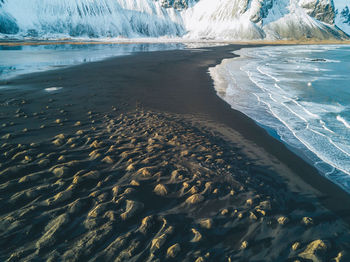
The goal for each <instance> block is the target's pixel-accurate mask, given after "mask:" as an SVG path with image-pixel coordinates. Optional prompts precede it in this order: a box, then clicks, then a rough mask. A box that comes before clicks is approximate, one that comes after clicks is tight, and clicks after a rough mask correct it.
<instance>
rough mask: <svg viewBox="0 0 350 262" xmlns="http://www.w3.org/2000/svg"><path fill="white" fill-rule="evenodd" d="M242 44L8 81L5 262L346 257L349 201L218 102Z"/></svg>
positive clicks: (1, 115) (2, 211)
mask: <svg viewBox="0 0 350 262" xmlns="http://www.w3.org/2000/svg"><path fill="white" fill-rule="evenodd" d="M242 47H243V46H240V45H230V46H221V47H208V48H200V49H188V50H176V51H159V52H149V53H139V54H135V55H132V56H125V57H117V58H111V59H108V60H105V61H101V62H94V63H88V64H83V65H79V66H75V67H70V68H65V69H60V70H55V71H49V72H45V73H37V74H31V75H26V76H23V77H20V78H17V79H14V80H11V81H10V82H6V83H5V82H0V85H8V86H10V87H11V88H10V89H3V90H1V95H0V103H1V111H0V122H1V134H0V137H1V148H0V153H1V155H0V160H1V164H0V246H1V247H2V248H1V251H0V261H7V260H8V261H21V260H23V261H46V260H49V261H62V260H64V261H111V260H113V261H125V260H128V261H164V260H166V259H167V260H172V261H197V262H199V261H298V260H299V261H330V260H332V259H335V260H334V261H348V260H349V257H348V256H349V254H348V253H347V250H350V245H349V243H350V228H349V221H350V220H349V209H348V207H349V204H350V198H349V195H348V194H347V193H345V192H343V191H342V190H341V189H340V188H339V187H337V186H335V185H334V184H332V183H331V182H329V181H328V180H326V179H325V178H323V177H321V175H320V174H318V173H317V171H316V170H315V169H314V168H313V167H312V166H310V165H309V164H307V163H306V162H305V161H303V160H302V159H300V158H299V157H298V156H296V155H295V154H294V153H292V152H291V151H289V150H288V149H287V148H286V146H285V145H284V144H282V143H281V142H279V141H277V140H275V139H274V138H272V137H270V136H269V135H268V134H267V133H266V131H265V130H263V129H261V128H260V127H258V126H257V125H256V124H255V123H254V121H252V120H251V119H249V118H247V117H246V116H245V115H243V114H242V113H240V112H237V111H235V110H232V109H231V108H230V106H229V105H228V104H226V103H225V102H224V101H222V100H221V99H220V98H219V97H217V96H216V93H215V90H214V88H213V83H212V80H211V78H210V76H209V74H208V73H207V71H208V67H211V66H214V65H216V64H218V63H220V62H221V61H222V59H224V58H229V57H233V54H232V53H231V52H232V51H234V50H236V49H239V48H242ZM244 47H246V46H244ZM51 87H62V89H59V90H57V91H52V92H47V91H45V90H44V89H45V88H51Z"/></svg>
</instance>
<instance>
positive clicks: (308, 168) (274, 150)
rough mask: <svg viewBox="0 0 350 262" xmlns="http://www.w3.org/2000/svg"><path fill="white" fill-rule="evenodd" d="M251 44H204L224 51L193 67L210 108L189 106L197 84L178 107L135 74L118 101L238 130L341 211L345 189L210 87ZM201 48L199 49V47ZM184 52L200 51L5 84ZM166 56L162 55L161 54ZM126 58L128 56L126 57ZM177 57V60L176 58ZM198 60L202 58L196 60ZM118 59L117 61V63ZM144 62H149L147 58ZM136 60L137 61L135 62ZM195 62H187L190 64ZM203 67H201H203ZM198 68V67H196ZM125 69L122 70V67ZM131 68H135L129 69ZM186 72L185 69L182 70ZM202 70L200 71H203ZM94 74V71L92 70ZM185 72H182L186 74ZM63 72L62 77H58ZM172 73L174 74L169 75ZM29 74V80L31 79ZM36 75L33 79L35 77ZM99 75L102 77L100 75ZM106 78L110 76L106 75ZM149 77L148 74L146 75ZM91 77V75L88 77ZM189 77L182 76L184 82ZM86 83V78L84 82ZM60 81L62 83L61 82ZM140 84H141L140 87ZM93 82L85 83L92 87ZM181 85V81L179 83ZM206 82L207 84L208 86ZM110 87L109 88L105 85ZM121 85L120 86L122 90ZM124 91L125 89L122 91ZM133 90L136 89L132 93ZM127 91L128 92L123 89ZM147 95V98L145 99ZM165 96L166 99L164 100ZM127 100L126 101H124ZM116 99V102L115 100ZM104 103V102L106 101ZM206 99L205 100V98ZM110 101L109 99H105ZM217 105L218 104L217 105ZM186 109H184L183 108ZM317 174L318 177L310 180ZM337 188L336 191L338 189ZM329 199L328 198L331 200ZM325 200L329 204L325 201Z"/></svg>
mask: <svg viewBox="0 0 350 262" xmlns="http://www.w3.org/2000/svg"><path fill="white" fill-rule="evenodd" d="M254 46H255V45H248V46H246V45H233V46H232V45H226V46H221V47H204V48H202V49H204V50H206V49H214V50H215V49H224V50H225V51H223V52H221V53H222V54H221V56H222V57H217V55H215V54H214V55H212V56H210V60H209V61H208V60H207V61H205V62H206V63H207V64H206V65H205V66H203V65H201V66H198V68H196V71H199V70H201V71H202V72H196V73H197V74H198V73H200V74H201V78H202V79H200V80H201V81H200V83H201V84H202V83H203V82H204V83H206V85H208V84H209V85H210V90H206V96H205V99H206V100H209V99H210V100H211V101H210V103H209V104H208V105H210V106H211V108H210V110H208V109H207V108H205V107H206V106H207V105H206V104H203V102H204V101H201V103H199V104H198V105H197V106H196V107H193V106H192V105H191V102H192V97H194V96H196V92H197V91H198V90H201V87H200V85H199V84H198V83H196V85H197V86H199V88H198V87H197V90H193V91H191V92H190V93H189V94H188V95H189V97H190V99H188V100H190V101H186V104H185V105H186V107H182V108H178V107H177V105H176V102H178V103H179V104H181V103H182V102H181V101H179V99H182V98H183V97H184V94H183V93H182V92H184V90H181V91H180V92H176V88H174V89H173V90H169V89H170V88H169V87H168V88H167V91H169V93H171V92H174V94H172V95H177V96H176V97H174V98H176V99H177V100H176V102H174V101H169V99H170V97H169V95H167V94H166V92H162V94H161V96H162V100H164V102H161V101H160V100H161V99H160V97H159V95H158V94H157V93H156V92H155V91H156V90H155V89H154V88H152V86H159V85H160V84H159V83H157V80H156V79H154V80H153V79H151V83H152V86H150V85H148V86H147V87H146V88H144V86H143V85H142V82H141V83H140V81H142V80H143V79H140V78H144V77H145V75H142V76H141V77H139V78H138V79H137V80H136V81H135V82H136V84H137V90H136V89H135V90H131V94H132V96H134V97H129V96H130V93H129V94H127V96H128V97H122V96H123V95H121V97H118V100H119V101H120V103H121V104H127V105H128V107H130V106H131V108H133V107H134V106H136V105H137V106H142V107H145V108H147V109H151V110H156V111H167V112H170V113H176V114H185V115H188V114H189V115H191V114H192V115H204V116H205V117H209V118H210V119H211V120H213V121H216V122H219V123H221V124H224V125H226V126H227V127H229V128H231V129H232V130H234V131H236V132H238V133H240V134H241V135H242V137H243V138H245V139H247V140H248V141H251V142H252V143H254V144H256V145H257V146H259V147H261V148H263V149H264V150H265V151H266V152H267V153H269V154H271V155H273V156H274V157H276V158H277V159H278V160H279V161H281V162H282V163H284V164H285V165H286V166H288V167H289V168H290V169H291V170H292V171H293V172H296V173H303V174H307V175H305V176H303V177H302V178H301V179H302V180H304V181H305V182H306V183H308V184H310V185H311V186H312V187H314V188H315V189H317V190H319V191H320V192H321V195H324V196H326V197H324V196H323V197H322V198H325V199H327V198H329V199H328V200H324V202H325V203H327V204H326V205H327V206H329V207H331V209H332V210H335V211H341V210H342V209H343V203H342V204H340V203H339V199H342V198H343V200H344V201H346V203H349V204H350V194H348V193H347V192H346V191H344V190H343V189H342V188H340V187H339V186H338V185H336V184H335V183H333V182H332V181H330V180H328V179H327V178H325V177H323V176H322V175H321V174H319V171H318V170H317V169H316V168H315V167H313V166H312V165H311V164H309V163H307V161H305V160H304V159H302V158H301V157H299V156H298V155H297V154H296V153H294V152H292V151H291V150H290V149H288V148H287V147H286V145H285V144H284V143H283V142H282V141H279V140H278V139H276V138H274V137H272V136H271V135H269V134H268V133H267V131H266V130H265V129H264V128H262V127H260V126H259V125H258V124H256V123H255V122H254V120H252V119H251V118H249V117H248V116H246V115H245V114H244V113H242V112H240V111H237V110H234V109H232V108H231V105H229V104H228V103H227V102H225V101H224V100H222V99H221V98H220V97H219V96H218V95H217V94H216V90H215V88H214V83H213V80H212V78H211V77H210V75H209V73H207V71H208V68H209V67H214V66H216V65H218V64H219V63H221V61H222V60H223V59H225V58H234V57H237V55H234V54H233V53H231V52H233V51H235V50H239V49H241V48H246V47H247V48H249V47H254ZM256 46H259V47H260V46H264V45H256ZM200 49H201V48H200ZM163 52H164V53H167V52H169V53H177V52H178V53H186V52H193V53H196V52H199V53H200V52H202V51H197V50H191V49H184V50H170V51H155V52H151V53H144V54H143V53H139V52H136V53H134V54H132V55H131V56H123V57H116V58H113V57H110V58H107V59H105V60H102V61H96V62H91V63H88V64H79V65H73V66H69V67H68V68H63V69H58V70H53V71H51V72H38V73H32V74H29V75H24V76H19V77H17V78H15V79H12V81H9V82H10V83H9V84H8V85H9V86H18V85H20V86H22V85H25V86H29V87H30V86H33V85H36V86H39V87H40V86H47V84H42V83H40V82H43V81H45V82H49V81H51V80H53V78H55V76H56V75H60V76H59V79H58V80H56V79H55V80H53V83H52V84H51V83H50V85H51V86H65V85H66V84H65V82H66V83H67V80H65V79H64V75H68V77H70V78H71V77H74V74H75V72H70V71H71V70H72V71H77V72H79V71H81V70H92V71H94V67H95V66H96V67H97V68H98V69H100V68H99V67H103V68H104V69H106V67H112V66H113V64H114V62H116V63H117V64H118V67H119V68H120V66H121V64H123V62H124V61H127V60H133V59H135V60H138V59H137V57H139V56H145V57H147V59H148V57H149V56H152V53H156V54H157V59H158V60H163V59H162V55H163V54H162V53H163ZM164 55H165V56H166V54H164ZM129 58H130V59H129ZM176 60H179V59H176ZM199 60H202V59H199ZM119 61H120V62H119ZM147 62H148V63H149V62H150V61H147ZM132 63H134V61H128V62H127V64H132ZM135 63H137V62H135ZM155 63H156V62H155V61H154V62H150V63H149V64H147V66H151V67H152V68H154V64H155ZM195 63H196V62H195V61H194V62H191V64H192V65H194V64H195ZM104 64H106V65H104ZM203 67H204V68H203ZM198 69H199V70H198ZM123 71H126V70H123ZM133 71H135V69H134V70H133ZM183 71H186V70H183ZM203 71H204V72H203ZM94 73H95V74H96V72H94ZM186 73H187V72H184V74H186ZM123 74H125V75H126V77H127V79H129V80H131V73H129V72H123ZM61 75H63V76H61ZM172 75H174V74H172ZM32 76H33V79H32ZM36 77H37V78H38V80H36V79H35V78H36ZM101 77H102V76H101ZM108 77H110V76H109V75H108ZM147 77H148V78H149V76H147ZM90 78H91V77H90ZM162 78H163V79H162V81H168V80H167V78H168V76H167V75H164V76H162ZM188 78H189V77H188V76H186V77H185V81H186V80H187V79H188ZM77 80H79V79H74V81H75V82H78V81H77ZM86 82H88V81H86ZM61 83H62V84H61ZM74 84H75V85H79V84H80V83H74ZM140 84H141V86H140ZM176 84H177V83H176V82H175V83H172V84H171V85H172V86H175V85H176ZM92 85H93V83H89V86H92ZM179 85H181V84H179ZM209 85H208V86H209ZM108 88H110V87H108ZM124 88H125V87H123V89H124ZM157 89H158V90H157V91H161V90H160V89H159V87H158V88H157ZM125 91H126V90H125ZM133 91H136V92H137V93H136V92H133ZM149 91H151V93H150V94H151V95H154V96H153V97H150V96H147V93H148V92H149ZM126 93H128V92H126ZM149 98H150V100H148V99H149ZM164 98H166V99H164ZM123 100H125V101H127V100H129V101H128V102H125V101H123ZM170 100H171V99H170ZM119 101H118V102H119ZM106 102H107V101H106ZM206 102H208V101H206ZM109 103H110V102H109ZM219 106H220V107H219ZM103 107H104V108H107V107H106V106H103ZM187 110H188V111H187ZM235 122H239V123H240V124H242V125H239V126H236V125H235ZM280 152H283V154H280ZM317 177H319V178H320V179H319V180H317V179H314V178H317ZM338 189H340V191H339V190H338ZM331 199H332V200H331ZM328 202H329V204H328ZM349 223H350V212H349Z"/></svg>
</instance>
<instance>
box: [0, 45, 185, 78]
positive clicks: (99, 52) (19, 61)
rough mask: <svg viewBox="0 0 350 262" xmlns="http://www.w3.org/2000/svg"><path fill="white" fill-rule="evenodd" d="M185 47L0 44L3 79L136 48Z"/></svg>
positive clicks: (122, 54) (134, 50) (131, 50)
mask: <svg viewBox="0 0 350 262" xmlns="http://www.w3.org/2000/svg"><path fill="white" fill-rule="evenodd" d="M180 48H183V45H182V44H176V43H175V44H171V43H167V44H161V43H137V44H136V43H135V44H102V43H101V44H50V45H19V46H11V45H9V46H0V79H1V80H5V79H10V78H13V77H16V76H19V75H23V74H28V73H35V72H41V71H47V70H52V69H57V68H60V67H66V66H72V65H78V64H82V63H86V62H95V61H100V60H103V59H107V58H110V57H115V56H124V55H130V54H133V53H137V52H151V51H160V50H171V49H180Z"/></svg>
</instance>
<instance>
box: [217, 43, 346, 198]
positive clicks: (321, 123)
mask: <svg viewBox="0 0 350 262" xmlns="http://www.w3.org/2000/svg"><path fill="white" fill-rule="evenodd" d="M237 53H238V54H239V55H240V56H241V57H240V58H238V59H229V60H224V61H223V63H222V64H221V65H219V66H217V67H216V68H213V69H212V70H211V74H212V76H213V78H214V80H215V79H216V81H215V83H216V88H217V91H218V94H219V96H220V97H222V98H223V99H224V100H225V101H227V102H228V103H229V104H230V105H231V106H232V107H233V108H235V109H238V110H240V111H242V112H243V113H245V114H246V115H248V116H249V117H251V118H253V119H254V120H255V121H256V122H257V123H259V124H260V125H261V126H263V127H265V128H266V129H267V130H268V132H269V133H270V134H271V135H273V136H275V137H277V138H278V139H280V140H282V141H284V142H285V143H286V144H287V145H289V146H290V147H291V148H293V149H295V150H296V152H298V153H299V154H301V155H302V156H303V157H305V159H307V160H308V161H309V162H310V163H312V164H313V165H314V166H315V167H316V168H318V169H319V171H320V172H321V173H322V174H323V175H325V176H326V177H328V178H329V179H330V180H332V181H334V182H335V183H337V184H338V185H340V186H341V187H343V188H344V189H345V190H347V191H349V192H350V46H340V45H338V46H337V45H318V46H280V47H262V48H247V49H242V50H240V51H238V52H237Z"/></svg>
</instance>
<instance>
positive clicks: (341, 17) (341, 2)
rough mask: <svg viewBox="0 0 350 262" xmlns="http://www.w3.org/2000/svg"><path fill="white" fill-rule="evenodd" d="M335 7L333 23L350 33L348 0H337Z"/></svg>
mask: <svg viewBox="0 0 350 262" xmlns="http://www.w3.org/2000/svg"><path fill="white" fill-rule="evenodd" d="M335 8H336V11H335V13H336V17H335V24H336V25H337V26H338V27H339V28H340V29H341V30H343V31H344V32H345V33H347V34H348V35H350V0H337V1H336V2H335Z"/></svg>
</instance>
